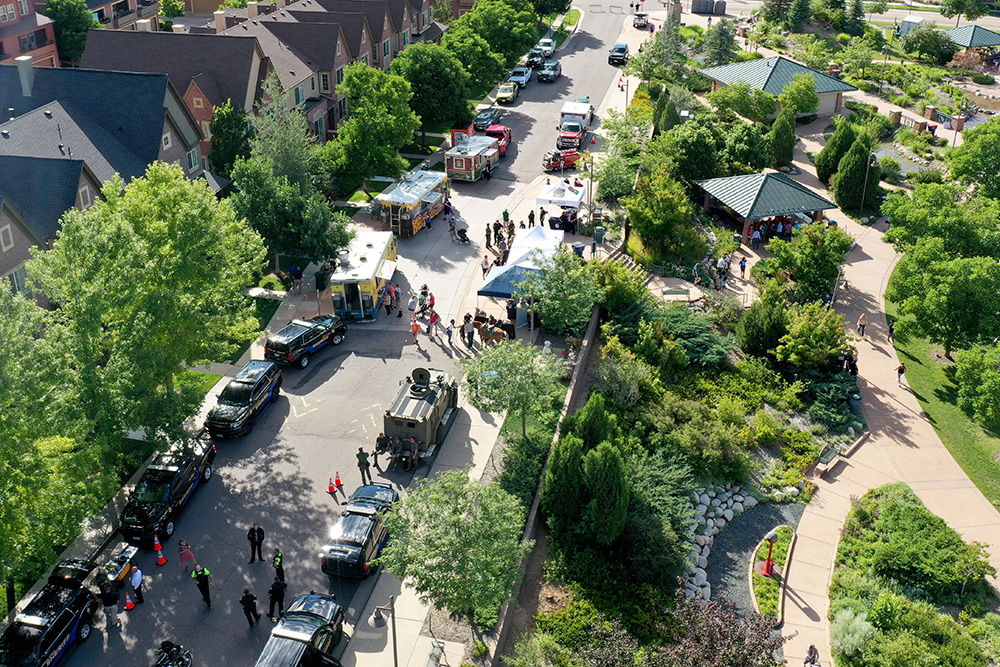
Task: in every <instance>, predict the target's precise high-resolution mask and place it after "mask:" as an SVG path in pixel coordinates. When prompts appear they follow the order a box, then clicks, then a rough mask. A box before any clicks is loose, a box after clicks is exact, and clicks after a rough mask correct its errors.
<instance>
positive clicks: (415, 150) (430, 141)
mask: <svg viewBox="0 0 1000 667" xmlns="http://www.w3.org/2000/svg"><path fill="white" fill-rule="evenodd" d="M415 138H416V141H414V142H413V143H412V144H407V145H406V146H403V147H402V148H400V149H399V152H400V153H409V154H411V155H430V154H431V153H433V152H434V151H436V150H437V149H438V148H440V146H441V144H443V143H444V137H427V145H426V146H424V145H423V144H421V143H420V135H419V134H418V135H417V136H416V137H415Z"/></svg>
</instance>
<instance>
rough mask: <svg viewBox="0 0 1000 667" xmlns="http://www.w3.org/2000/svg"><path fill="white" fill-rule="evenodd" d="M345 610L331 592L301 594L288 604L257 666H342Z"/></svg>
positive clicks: (272, 631)
mask: <svg viewBox="0 0 1000 667" xmlns="http://www.w3.org/2000/svg"><path fill="white" fill-rule="evenodd" d="M343 639H344V609H343V607H341V606H340V605H339V604H337V599H336V598H335V597H334V596H332V595H324V594H320V593H309V594H307V595H299V596H298V597H296V598H295V599H294V600H292V604H290V605H289V606H288V609H287V610H286V611H285V615H284V616H282V617H281V620H280V621H279V622H278V625H276V626H275V628H274V629H273V630H271V638H270V639H268V640H267V644H265V645H264V650H263V651H262V652H261V654H260V657H259V658H257V662H256V663H255V664H254V667H340V662H339V661H338V660H337V659H336V658H335V657H333V650H334V648H336V647H337V645H339V644H340V642H341V641H343Z"/></svg>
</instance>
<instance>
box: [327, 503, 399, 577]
mask: <svg viewBox="0 0 1000 667" xmlns="http://www.w3.org/2000/svg"><path fill="white" fill-rule="evenodd" d="M397 500H399V494H398V493H396V491H395V490H393V489H392V488H391V487H389V486H386V485H383V484H369V485H367V486H362V487H360V488H358V489H357V490H356V491H355V492H354V493H352V494H351V498H350V500H349V501H348V504H347V507H346V508H345V509H344V511H343V513H342V514H341V516H340V520H339V521H337V524H336V525H335V526H334V527H333V529H332V530H331V531H330V541H329V542H328V543H327V544H326V545H324V546H323V548H322V549H321V550H320V553H319V555H320V559H321V560H320V564H321V565H320V566H321V568H322V570H323V572H325V573H326V574H328V575H330V576H331V577H352V578H354V577H361V578H367V577H368V576H369V575H370V574H372V572H374V571H375V569H376V566H375V565H374V564H373V563H372V561H373V560H375V559H376V558H378V556H379V554H380V553H382V548H383V547H385V544H386V542H387V541H388V539H389V533H388V531H387V530H386V528H385V516H384V515H385V512H386V511H387V510H388V509H389V508H390V507H392V505H393V504H394V503H395V502H396V501H397Z"/></svg>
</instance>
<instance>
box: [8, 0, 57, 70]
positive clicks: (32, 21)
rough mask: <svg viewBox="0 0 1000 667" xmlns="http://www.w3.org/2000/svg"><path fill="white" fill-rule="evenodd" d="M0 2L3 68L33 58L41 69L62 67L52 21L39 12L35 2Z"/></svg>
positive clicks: (29, 0)
mask: <svg viewBox="0 0 1000 667" xmlns="http://www.w3.org/2000/svg"><path fill="white" fill-rule="evenodd" d="M0 2H3V3H4V4H0V65H13V64H14V58H17V57H19V56H31V57H32V58H34V60H35V63H36V64H37V65H39V66H40V67H59V53H58V51H56V34H55V30H54V28H53V22H52V19H50V18H49V17H47V16H43V15H42V14H39V13H37V12H36V11H35V3H34V0H0Z"/></svg>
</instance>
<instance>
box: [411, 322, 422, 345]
mask: <svg viewBox="0 0 1000 667" xmlns="http://www.w3.org/2000/svg"><path fill="white" fill-rule="evenodd" d="M410 333H411V334H413V342H414V343H416V344H417V345H420V338H419V335H420V323H419V322H417V318H416V317H414V318H413V319H412V320H410Z"/></svg>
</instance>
